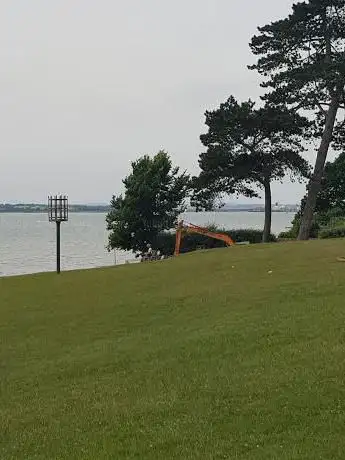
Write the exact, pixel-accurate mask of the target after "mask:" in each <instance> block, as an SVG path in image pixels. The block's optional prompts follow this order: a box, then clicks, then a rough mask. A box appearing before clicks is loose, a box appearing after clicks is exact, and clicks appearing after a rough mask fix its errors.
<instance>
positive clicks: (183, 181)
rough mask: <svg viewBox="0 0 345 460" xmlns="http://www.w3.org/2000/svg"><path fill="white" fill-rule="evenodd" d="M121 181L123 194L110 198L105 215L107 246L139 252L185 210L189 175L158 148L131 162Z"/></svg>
mask: <svg viewBox="0 0 345 460" xmlns="http://www.w3.org/2000/svg"><path fill="white" fill-rule="evenodd" d="M123 183H124V186H125V193H124V195H120V196H117V197H116V196H114V197H113V199H112V201H111V210H110V212H109V214H108V215H107V218H106V222H107V229H108V230H109V231H110V235H109V249H114V248H118V249H124V250H133V251H141V250H143V249H144V248H145V246H146V244H147V243H151V244H155V243H156V238H157V236H158V234H159V233H160V232H162V231H163V230H168V229H171V228H174V227H175V225H176V221H177V218H178V216H179V215H180V214H181V212H183V211H184V210H185V200H186V197H187V195H188V191H189V187H190V185H189V184H190V180H189V176H188V175H187V174H186V173H182V174H179V168H177V167H173V165H172V162H171V160H170V158H169V156H168V154H167V153H165V152H163V151H161V152H159V153H157V155H155V156H154V157H153V158H150V157H149V156H143V157H141V158H139V159H138V160H137V161H135V162H133V163H132V173H131V174H130V175H129V176H128V177H126V178H125V179H124V181H123Z"/></svg>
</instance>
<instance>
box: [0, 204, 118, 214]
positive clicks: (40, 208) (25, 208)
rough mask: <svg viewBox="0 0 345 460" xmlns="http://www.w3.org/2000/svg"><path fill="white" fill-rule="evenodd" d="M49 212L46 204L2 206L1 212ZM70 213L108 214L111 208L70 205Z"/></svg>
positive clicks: (0, 205) (0, 206) (0, 207)
mask: <svg viewBox="0 0 345 460" xmlns="http://www.w3.org/2000/svg"><path fill="white" fill-rule="evenodd" d="M47 211H48V207H47V205H46V204H33V203H29V204H7V203H5V204H0V213H1V212H18V213H19V212H20V213H24V212H26V213H44V212H47ZM69 211H70V212H100V213H107V212H108V211H109V206H101V205H83V204H81V205H73V204H72V205H69Z"/></svg>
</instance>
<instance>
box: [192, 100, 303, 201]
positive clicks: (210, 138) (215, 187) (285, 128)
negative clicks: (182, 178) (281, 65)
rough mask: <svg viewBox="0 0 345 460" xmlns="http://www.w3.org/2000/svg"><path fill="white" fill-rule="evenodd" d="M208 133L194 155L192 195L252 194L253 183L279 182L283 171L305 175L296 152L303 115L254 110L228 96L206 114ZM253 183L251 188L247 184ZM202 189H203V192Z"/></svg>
mask: <svg viewBox="0 0 345 460" xmlns="http://www.w3.org/2000/svg"><path fill="white" fill-rule="evenodd" d="M206 125H207V126H208V133H207V134H203V135H201V136H200V139H201V141H202V143H203V145H204V146H205V147H207V151H206V152H204V153H202V154H201V155H200V159H199V166H200V168H201V173H200V176H199V178H198V179H197V180H196V179H194V180H195V185H196V192H197V194H196V196H195V202H196V203H198V193H199V194H200V195H202V196H203V195H205V194H207V193H205V192H208V194H211V195H213V196H215V195H217V194H221V193H226V194H240V195H244V196H247V197H251V198H252V197H257V196H258V193H257V191H256V187H259V188H264V185H265V183H266V182H267V180H269V181H271V180H276V179H278V180H280V179H282V178H283V177H284V176H285V174H286V172H287V171H290V173H291V174H292V175H295V176H296V177H300V176H306V175H307V174H308V172H309V167H308V163H307V162H306V161H305V160H304V159H303V158H302V157H301V156H300V154H299V153H300V152H301V151H303V147H302V145H301V135H302V134H303V132H304V130H305V129H306V128H307V127H308V125H309V124H308V122H307V120H306V119H305V118H303V117H300V116H299V115H297V114H296V113H295V112H291V111H289V110H287V109H284V108H277V107H272V106H270V105H266V106H265V107H262V108H255V103H254V102H252V101H251V100H249V101H247V102H243V103H238V102H237V101H236V99H235V98H234V97H233V96H231V97H230V98H229V99H228V100H227V101H226V102H225V103H223V104H221V105H220V108H219V109H217V110H215V111H212V112H206ZM253 186H254V187H253ZM203 192H204V193H203Z"/></svg>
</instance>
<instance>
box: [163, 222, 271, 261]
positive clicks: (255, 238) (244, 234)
mask: <svg viewBox="0 0 345 460" xmlns="http://www.w3.org/2000/svg"><path fill="white" fill-rule="evenodd" d="M208 228H209V230H210V231H212V232H220V233H225V234H227V235H229V236H230V237H231V238H232V239H233V240H234V241H235V243H242V242H245V241H248V242H249V243H251V244H257V243H262V233H263V232H262V231H261V230H254V229H240V230H224V229H217V228H215V227H213V226H209V227H208ZM270 241H272V242H274V241H276V237H275V235H271V236H270ZM155 246H156V247H157V249H160V251H161V252H162V253H163V254H165V255H172V254H173V253H174V249H175V232H163V233H161V234H160V235H158V238H157V241H156V244H155ZM224 246H225V243H224V242H223V241H221V240H215V239H214V238H209V237H207V236H205V235H199V234H197V233H187V234H185V235H184V236H183V238H182V242H181V253H183V252H191V251H196V250H197V249H213V248H219V247H224Z"/></svg>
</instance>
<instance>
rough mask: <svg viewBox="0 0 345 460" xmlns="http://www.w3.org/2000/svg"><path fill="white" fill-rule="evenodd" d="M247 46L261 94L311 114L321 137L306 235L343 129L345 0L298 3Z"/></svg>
mask: <svg viewBox="0 0 345 460" xmlns="http://www.w3.org/2000/svg"><path fill="white" fill-rule="evenodd" d="M250 46H251V49H252V51H253V52H254V54H255V55H257V56H259V58H258V61H257V64H256V65H254V66H251V67H250V68H251V69H256V70H258V71H259V72H260V74H262V75H263V76H264V77H265V78H266V80H265V82H264V83H263V84H262V86H263V87H264V88H267V89H268V93H267V94H266V96H265V97H264V99H265V100H269V101H272V102H274V103H275V104H288V105H289V106H290V107H291V108H292V109H294V110H296V111H298V110H303V111H305V110H307V111H313V113H314V114H315V115H314V117H313V120H314V135H315V136H318V137H320V138H321V141H320V145H319V149H318V152H317V157H316V162H315V167H314V173H313V175H312V176H311V179H310V182H309V185H308V195H307V199H306V204H305V207H304V212H303V218H302V222H301V227H300V232H299V239H307V238H308V237H309V232H310V228H311V225H312V221H313V213H314V210H315V205H316V201H317V196H318V193H319V190H320V187H321V181H322V177H323V172H324V167H325V163H326V159H327V154H328V151H329V148H330V146H331V145H332V141H335V142H333V146H334V147H335V148H337V147H338V146H339V143H340V144H341V143H342V137H343V136H342V134H343V131H344V129H343V125H342V123H341V122H339V121H338V119H337V115H338V113H339V109H340V108H344V102H345V97H344V87H345V0H309V1H306V2H302V3H297V4H295V5H294V6H293V11H292V13H291V14H290V15H289V16H288V17H287V18H286V19H282V20H279V21H276V22H273V23H271V24H269V25H266V26H264V27H261V28H259V34H258V35H257V36H255V37H253V38H252V41H251V45H250Z"/></svg>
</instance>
